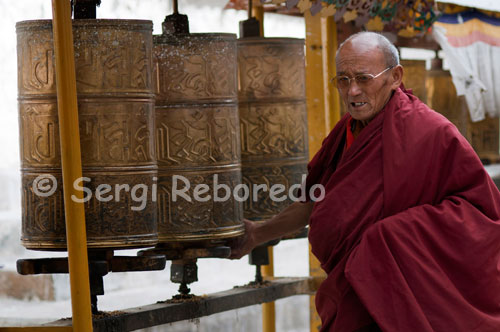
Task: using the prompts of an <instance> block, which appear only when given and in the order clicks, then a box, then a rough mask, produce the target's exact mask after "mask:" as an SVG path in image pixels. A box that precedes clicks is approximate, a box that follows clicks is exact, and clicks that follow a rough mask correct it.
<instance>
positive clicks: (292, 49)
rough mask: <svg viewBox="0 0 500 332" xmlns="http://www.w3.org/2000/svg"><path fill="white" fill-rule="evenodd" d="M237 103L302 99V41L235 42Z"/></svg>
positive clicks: (251, 39) (303, 68) (303, 84)
mask: <svg viewBox="0 0 500 332" xmlns="http://www.w3.org/2000/svg"><path fill="white" fill-rule="evenodd" d="M238 72H239V91H238V98H239V101H240V102H246V101H254V100H262V99H266V98H267V99H272V100H274V101H279V100H282V99H285V100H289V99H304V98H305V66H304V40H303V39H292V38H243V39H239V40H238Z"/></svg>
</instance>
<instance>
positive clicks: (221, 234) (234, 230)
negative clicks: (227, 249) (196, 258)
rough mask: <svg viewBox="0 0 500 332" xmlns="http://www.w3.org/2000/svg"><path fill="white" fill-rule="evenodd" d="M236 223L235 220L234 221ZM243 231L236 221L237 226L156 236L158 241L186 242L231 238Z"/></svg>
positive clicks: (242, 227) (243, 228) (241, 233)
mask: <svg viewBox="0 0 500 332" xmlns="http://www.w3.org/2000/svg"><path fill="white" fill-rule="evenodd" d="M235 223H236V222H235ZM244 232H245V226H244V225H243V224H241V223H239V222H238V225H237V226H233V227H218V228H213V229H206V230H203V232H200V233H192V232H191V233H168V234H161V235H160V236H159V237H158V242H160V243H163V242H188V241H200V240H206V239H210V240H220V239H227V238H233V237H237V236H240V235H243V233H244Z"/></svg>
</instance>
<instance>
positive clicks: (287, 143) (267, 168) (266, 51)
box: [238, 37, 308, 220]
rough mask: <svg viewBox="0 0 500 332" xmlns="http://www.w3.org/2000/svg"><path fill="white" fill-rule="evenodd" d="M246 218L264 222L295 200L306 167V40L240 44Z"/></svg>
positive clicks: (245, 41) (259, 40) (249, 40)
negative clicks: (247, 196) (246, 192)
mask: <svg viewBox="0 0 500 332" xmlns="http://www.w3.org/2000/svg"><path fill="white" fill-rule="evenodd" d="M238 67H239V70H238V73H239V111H240V125H241V162H242V176H243V183H244V184H245V185H246V186H248V188H249V189H250V199H248V200H246V201H245V204H244V216H245V218H248V219H250V220H263V219H267V218H270V217H272V216H273V215H275V214H277V213H278V212H279V211H280V210H281V209H283V208H284V207H286V206H287V205H289V204H290V203H291V202H292V201H295V200H298V199H300V197H297V189H298V188H299V187H300V184H301V183H302V182H303V181H304V180H305V175H306V173H307V162H308V143H307V111H306V100H305V59H304V40H303V39H292V38H259V37H257V38H242V39H239V40H238Z"/></svg>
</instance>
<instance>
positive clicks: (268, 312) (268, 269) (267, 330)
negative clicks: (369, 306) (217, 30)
mask: <svg viewBox="0 0 500 332" xmlns="http://www.w3.org/2000/svg"><path fill="white" fill-rule="evenodd" d="M261 31H262V30H261ZM267 250H268V255H269V265H262V276H263V277H264V279H266V277H271V278H272V277H274V252H273V247H267ZM262 332H276V307H275V303H274V302H269V303H263V304H262Z"/></svg>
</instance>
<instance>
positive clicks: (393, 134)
mask: <svg viewBox="0 0 500 332" xmlns="http://www.w3.org/2000/svg"><path fill="white" fill-rule="evenodd" d="M346 119H347V116H346V117H344V118H343V119H342V120H341V121H340V122H339V123H338V124H337V126H336V127H335V128H334V130H333V131H332V132H331V133H330V135H329V136H328V137H327V138H326V139H325V141H324V142H323V146H322V148H321V149H320V151H319V152H318V153H317V154H316V156H315V157H314V158H313V160H312V161H311V163H310V164H309V175H308V178H307V187H311V186H312V185H313V184H316V183H320V184H323V185H324V186H325V189H326V196H325V198H324V200H323V201H320V202H317V203H316V204H315V206H314V209H313V212H312V214H311V218H310V232H309V240H310V242H311V246H312V250H313V253H314V254H315V255H316V257H317V258H318V259H319V260H320V262H321V264H322V267H323V269H324V270H325V271H326V272H327V274H328V277H327V279H326V281H325V282H323V284H322V285H321V287H320V289H319V290H318V293H317V296H316V306H317V309H318V313H319V314H320V316H321V319H322V322H323V328H322V331H347V332H350V331H354V330H356V329H358V328H361V327H363V326H366V325H369V324H370V323H373V320H374V321H375V322H376V324H377V325H378V326H379V327H380V328H381V329H382V330H383V331H395V332H396V331H397V332H400V331H416V332H421V331H446V332H448V331H500V210H499V208H500V193H499V192H498V190H497V188H496V187H495V185H494V183H493V181H492V180H491V179H490V177H489V176H488V174H487V173H486V171H485V170H484V168H483V166H482V164H481V162H480V160H479V159H478V157H477V156H476V154H475V152H474V151H473V149H472V148H471V146H470V145H469V144H468V143H467V141H466V140H465V138H463V137H462V136H461V135H460V133H459V132H458V131H457V129H456V128H455V127H454V126H453V125H452V124H451V123H450V122H449V121H448V120H446V119H445V118H444V117H443V116H441V115H439V114H438V113H436V112H434V111H432V110H430V109H429V108H428V107H427V106H426V105H425V104H423V103H422V102H421V101H420V100H418V99H417V98H416V97H414V96H413V95H411V94H410V93H408V92H407V91H404V90H401V89H398V90H397V91H395V93H394V95H393V96H392V98H391V99H390V101H389V102H388V103H387V105H386V106H385V107H384V109H383V110H382V111H381V112H380V113H379V114H377V115H376V117H375V118H374V119H373V120H372V121H370V123H369V124H368V125H367V126H366V127H365V128H364V129H363V130H362V131H361V133H360V135H359V136H358V137H357V138H356V140H355V141H354V143H353V144H352V146H351V147H350V148H349V149H348V150H347V151H345V152H344V153H343V154H342V153H340V152H339V151H340V150H339V149H343V148H344V143H345V130H346V121H347V120H346Z"/></svg>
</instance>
